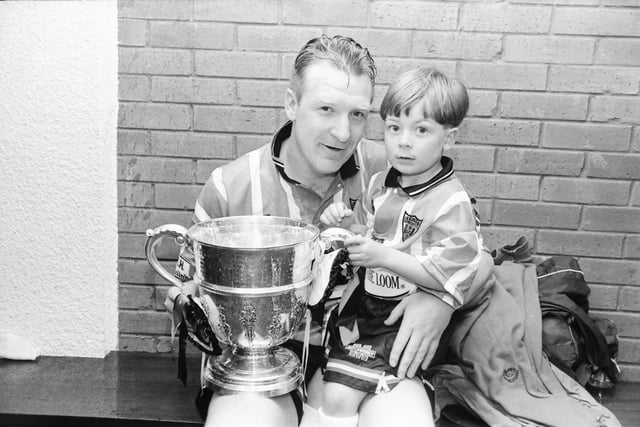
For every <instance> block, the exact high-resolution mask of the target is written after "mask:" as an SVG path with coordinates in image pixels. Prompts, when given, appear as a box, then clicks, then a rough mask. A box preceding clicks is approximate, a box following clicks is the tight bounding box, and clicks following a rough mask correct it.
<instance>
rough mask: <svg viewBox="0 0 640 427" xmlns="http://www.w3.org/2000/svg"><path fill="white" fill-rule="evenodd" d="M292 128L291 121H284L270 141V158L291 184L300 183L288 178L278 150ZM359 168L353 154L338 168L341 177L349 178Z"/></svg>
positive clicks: (289, 134)
mask: <svg viewBox="0 0 640 427" xmlns="http://www.w3.org/2000/svg"><path fill="white" fill-rule="evenodd" d="M292 128H293V122H291V121H288V122H287V123H285V124H284V125H283V126H282V127H281V128H280V129H279V130H278V131H277V132H276V134H275V135H274V136H273V140H272V141H271V159H272V160H273V164H274V165H275V167H276V169H277V170H278V173H280V175H281V176H282V177H283V178H284V179H285V180H287V181H288V182H291V183H293V184H300V183H299V182H298V181H296V180H295V179H293V178H290V177H289V176H288V175H287V173H286V172H285V171H284V162H283V161H282V160H281V159H280V150H282V144H283V143H284V141H286V140H287V138H289V137H290V136H291V129H292ZM359 170H360V165H359V164H358V161H357V159H356V156H355V154H353V155H351V157H349V159H348V160H347V161H346V163H345V164H344V165H342V167H341V168H340V177H341V178H342V179H347V178H351V177H352V176H354V175H355V174H356V173H358V171H359Z"/></svg>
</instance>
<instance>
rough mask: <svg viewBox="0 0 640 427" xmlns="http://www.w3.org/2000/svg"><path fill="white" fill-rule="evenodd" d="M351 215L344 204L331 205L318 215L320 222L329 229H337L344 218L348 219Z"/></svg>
mask: <svg viewBox="0 0 640 427" xmlns="http://www.w3.org/2000/svg"><path fill="white" fill-rule="evenodd" d="M352 215H353V211H352V210H351V209H349V208H348V207H347V205H345V204H344V203H332V204H330V205H329V206H328V207H327V208H326V209H325V210H324V212H322V215H320V222H321V223H323V224H325V225H329V226H331V227H338V226H340V223H341V222H342V220H343V219H344V218H345V217H346V218H348V217H351V216H352Z"/></svg>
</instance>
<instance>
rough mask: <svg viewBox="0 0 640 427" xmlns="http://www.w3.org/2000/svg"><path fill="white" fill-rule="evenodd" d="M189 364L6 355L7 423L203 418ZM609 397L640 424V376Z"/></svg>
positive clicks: (172, 422) (626, 418)
mask: <svg viewBox="0 0 640 427" xmlns="http://www.w3.org/2000/svg"><path fill="white" fill-rule="evenodd" d="M187 366H188V373H189V377H188V380H187V385H186V386H183V385H182V382H180V381H179V380H178V379H177V358H176V357H174V356H172V355H165V354H150V353H132V352H113V353H110V354H109V355H108V356H107V357H106V358H104V359H90V358H77V357H40V358H38V360H37V361H36V362H18V361H9V360H0V426H44V427H47V426H70V427H80V426H91V427H103V426H104V427H106V426H125V427H129V426H131V427H133V426H142V427H146V426H154V427H179V426H180V427H186V426H191V427H193V426H200V425H202V420H201V419H200V417H199V415H198V413H197V411H196V408H195V404H194V398H195V395H196V393H197V391H198V387H199V385H200V380H199V373H200V358H199V357H193V356H190V357H188V358H187ZM602 402H603V403H604V404H605V405H606V406H607V407H608V408H610V409H611V410H612V411H613V412H614V413H615V414H616V415H617V416H618V418H619V419H620V422H621V423H622V425H623V426H629V427H632V426H640V383H620V384H618V385H617V387H616V389H615V390H614V392H613V394H612V395H603V396H602ZM447 425H448V424H446V423H445V422H444V421H443V422H441V423H439V426H441V427H444V426H447Z"/></svg>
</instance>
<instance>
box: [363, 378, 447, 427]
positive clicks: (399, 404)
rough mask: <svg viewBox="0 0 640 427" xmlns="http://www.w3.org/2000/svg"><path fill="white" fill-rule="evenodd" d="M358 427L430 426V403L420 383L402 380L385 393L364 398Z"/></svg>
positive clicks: (431, 419) (416, 379)
mask: <svg viewBox="0 0 640 427" xmlns="http://www.w3.org/2000/svg"><path fill="white" fill-rule="evenodd" d="M360 425H362V426H367V427H389V426H392V425H393V426H408V427H410V426H416V427H418V426H419V427H433V426H434V425H435V424H434V421H433V410H432V408H431V401H430V399H429V396H428V394H427V392H426V390H425V388H424V385H423V384H422V381H421V380H419V379H418V378H412V379H405V380H402V381H401V382H400V383H399V384H398V385H397V386H395V387H394V388H393V389H392V390H391V391H390V392H388V393H378V394H370V395H369V396H367V397H366V398H365V399H364V401H363V402H362V405H360Z"/></svg>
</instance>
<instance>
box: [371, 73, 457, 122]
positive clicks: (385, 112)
mask: <svg viewBox="0 0 640 427" xmlns="http://www.w3.org/2000/svg"><path fill="white" fill-rule="evenodd" d="M418 104H421V107H422V108H423V112H424V116H425V118H430V119H433V120H435V121H436V122H438V123H440V124H441V125H443V126H451V127H457V126H458V125H460V123H462V119H464V116H465V115H466V114H467V111H468V110H469V94H468V93H467V88H466V87H465V86H464V84H463V83H462V82H461V81H460V80H458V79H456V78H448V77H447V76H446V75H445V74H444V73H442V72H441V71H439V70H438V69H436V68H419V69H415V70H411V71H407V72H405V73H403V74H401V75H400V76H399V77H398V78H397V79H396V80H395V81H394V82H393V83H392V84H391V86H389V90H388V91H387V93H386V95H385V96H384V99H383V100H382V104H381V105H380V116H382V119H383V120H386V119H387V116H392V117H400V115H401V114H405V115H406V114H409V111H410V110H411V109H412V108H413V107H414V106H416V105H418Z"/></svg>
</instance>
